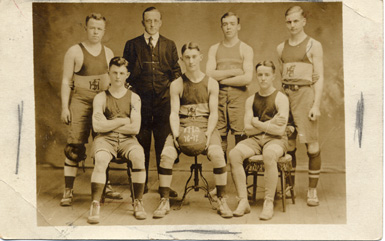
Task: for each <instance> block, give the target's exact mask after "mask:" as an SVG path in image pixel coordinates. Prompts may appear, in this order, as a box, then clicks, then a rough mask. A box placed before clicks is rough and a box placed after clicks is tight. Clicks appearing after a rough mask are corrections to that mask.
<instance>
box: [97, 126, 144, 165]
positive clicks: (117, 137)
mask: <svg viewBox="0 0 385 241" xmlns="http://www.w3.org/2000/svg"><path fill="white" fill-rule="evenodd" d="M92 149H93V151H92V153H93V157H95V154H96V153H97V152H98V151H106V152H108V153H111V155H113V156H114V157H115V158H116V157H125V158H128V155H129V153H130V152H131V151H132V150H136V149H139V150H140V151H141V152H143V147H142V146H141V145H140V144H139V142H138V140H137V139H136V137H134V136H131V135H125V134H120V133H117V132H109V133H103V134H98V135H97V136H96V138H95V140H94V143H93V146H92ZM143 161H144V160H143Z"/></svg>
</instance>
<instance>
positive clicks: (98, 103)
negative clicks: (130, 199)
mask: <svg viewBox="0 0 385 241" xmlns="http://www.w3.org/2000/svg"><path fill="white" fill-rule="evenodd" d="M127 65H128V62H127V61H126V60H125V59H124V58H121V57H114V58H112V59H111V61H110V64H109V72H108V74H109V76H110V79H111V87H110V88H109V89H108V90H106V91H103V92H101V93H99V94H97V95H96V96H95V99H94V103H93V106H94V108H93V114H92V126H93V128H94V130H95V132H97V133H98V135H97V136H96V138H95V140H94V145H93V151H94V158H95V167H94V171H93V172H92V176H91V191H92V204H91V210H90V215H89V217H88V222H89V223H91V224H96V223H99V210H100V203H99V201H100V199H101V196H102V192H103V188H104V185H105V183H106V169H107V167H108V164H109V163H110V161H111V160H112V158H114V157H118V156H119V157H122V158H126V159H128V160H130V161H131V162H132V168H133V170H132V173H131V175H132V182H133V186H134V193H133V195H134V197H135V200H134V216H135V218H137V219H145V218H146V212H145V211H144V208H143V203H142V196H143V191H144V183H145V180H146V172H145V168H144V153H143V148H142V146H141V145H140V144H139V142H138V141H137V139H136V137H135V135H136V134H138V132H139V129H140V121H141V116H140V98H139V96H138V95H137V94H135V93H133V92H131V90H128V89H126V88H125V86H124V84H125V81H126V79H127V77H128V76H129V72H128V70H127Z"/></svg>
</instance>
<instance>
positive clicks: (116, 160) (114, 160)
mask: <svg viewBox="0 0 385 241" xmlns="http://www.w3.org/2000/svg"><path fill="white" fill-rule="evenodd" d="M110 163H116V164H126V165H127V175H128V182H129V183H130V191H131V198H132V203H134V200H135V195H134V184H133V183H132V179H131V169H132V163H131V161H130V160H126V159H124V158H120V157H118V158H112V160H111V161H110ZM109 171H110V165H109V164H108V167H107V170H106V184H105V185H104V189H103V194H102V199H101V201H100V203H104V200H105V194H106V188H107V184H108V180H109Z"/></svg>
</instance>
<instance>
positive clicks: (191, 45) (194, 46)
mask: <svg viewBox="0 0 385 241" xmlns="http://www.w3.org/2000/svg"><path fill="white" fill-rule="evenodd" d="M187 49H196V50H198V51H200V49H199V45H198V44H197V43H194V42H188V43H187V44H185V45H183V47H182V55H183V53H184V52H185V51H186V50H187Z"/></svg>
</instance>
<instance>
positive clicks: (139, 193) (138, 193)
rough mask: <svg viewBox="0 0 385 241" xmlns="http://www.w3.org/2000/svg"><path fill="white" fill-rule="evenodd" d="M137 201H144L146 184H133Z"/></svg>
mask: <svg viewBox="0 0 385 241" xmlns="http://www.w3.org/2000/svg"><path fill="white" fill-rule="evenodd" d="M133 185H134V195H135V199H139V200H140V199H142V198H143V192H144V183H133Z"/></svg>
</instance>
